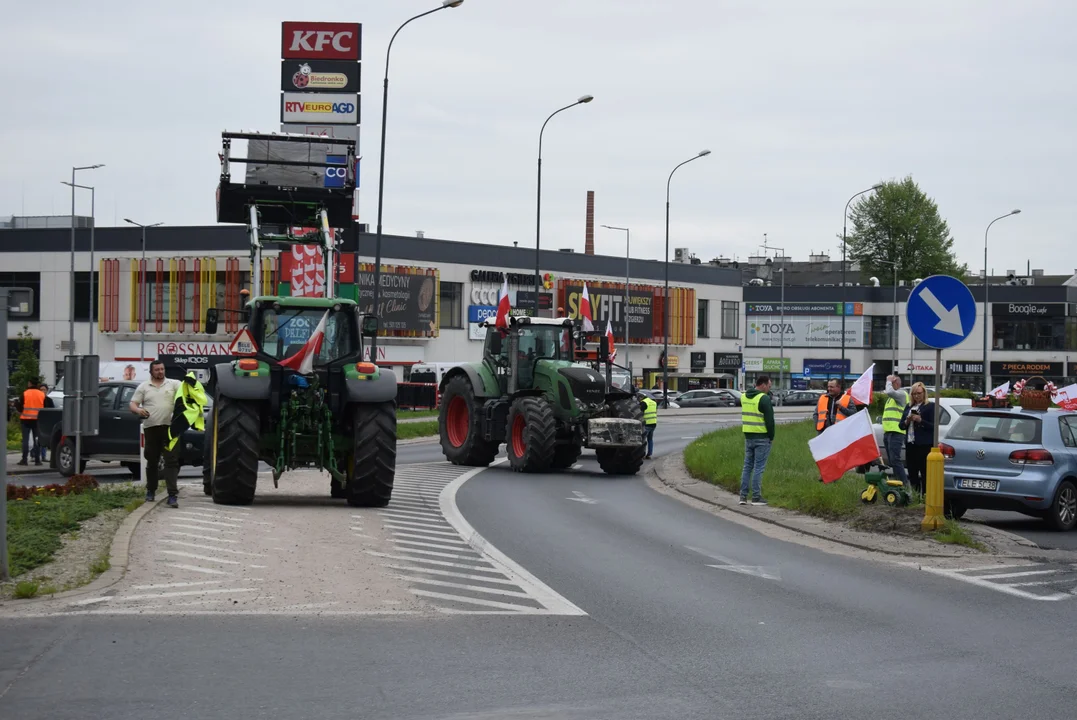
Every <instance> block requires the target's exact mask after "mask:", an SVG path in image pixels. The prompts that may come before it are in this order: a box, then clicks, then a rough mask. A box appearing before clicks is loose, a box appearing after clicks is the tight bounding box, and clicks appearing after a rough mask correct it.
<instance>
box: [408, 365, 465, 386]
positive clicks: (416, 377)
mask: <svg viewBox="0 0 1077 720" xmlns="http://www.w3.org/2000/svg"><path fill="white" fill-rule="evenodd" d="M464 364H465V363H461V362H432V363H415V364H414V365H412V366H411V373H410V374H409V375H408V382H413V383H433V384H435V385H441V379H442V378H443V377H445V373H447V372H448V371H449V370H451V369H452V368H454V367H459V366H461V365H464Z"/></svg>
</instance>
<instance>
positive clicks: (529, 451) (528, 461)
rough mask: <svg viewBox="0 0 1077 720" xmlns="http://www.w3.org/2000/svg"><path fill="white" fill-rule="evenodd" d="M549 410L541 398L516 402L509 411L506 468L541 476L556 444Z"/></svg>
mask: <svg viewBox="0 0 1077 720" xmlns="http://www.w3.org/2000/svg"><path fill="white" fill-rule="evenodd" d="M556 436H557V426H556V424H555V422H554V416H553V408H552V407H550V403H548V402H546V399H545V398H542V397H536V396H533V395H527V396H524V397H521V398H517V399H516V401H515V402H513V403H512V407H511V408H510V409H509V427H508V436H507V440H506V443H505V449H506V453H507V454H508V456H509V465H511V466H512V469H513V470H515V471H516V472H527V473H541V472H546V471H547V470H549V468H550V463H551V461H552V460H553V457H554V448H555V447H556V442H557V437H556Z"/></svg>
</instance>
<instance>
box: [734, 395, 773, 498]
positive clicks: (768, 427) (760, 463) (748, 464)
mask: <svg viewBox="0 0 1077 720" xmlns="http://www.w3.org/2000/svg"><path fill="white" fill-rule="evenodd" d="M740 407H741V410H740V422H741V429H742V430H743V431H744V469H743V470H742V471H741V474H740V504H741V505H747V504H748V491H749V490H751V493H752V496H751V502H752V505H766V504H767V501H766V500H764V499H763V492H762V487H761V486H762V484H763V471H764V470H765V469H766V467H767V458H768V457H770V446H771V443H772V442H773V441H774V404H773V403H771V401H770V378H769V377H767V376H766V375H760V376H759V377H758V378H756V381H755V389H754V390H749V391H747V392H746V393H744V394H743V395H741V396H740Z"/></svg>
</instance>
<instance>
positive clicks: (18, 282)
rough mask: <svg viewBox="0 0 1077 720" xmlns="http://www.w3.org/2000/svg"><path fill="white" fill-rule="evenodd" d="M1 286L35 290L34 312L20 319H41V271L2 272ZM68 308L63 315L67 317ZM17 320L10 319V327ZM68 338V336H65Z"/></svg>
mask: <svg viewBox="0 0 1077 720" xmlns="http://www.w3.org/2000/svg"><path fill="white" fill-rule="evenodd" d="M0 287H27V288H30V289H31V290H33V291H34V309H33V313H32V314H30V315H29V316H27V317H25V318H18V321H31V320H40V319H41V302H42V300H43V298H42V297H41V273H37V272H2V273H0ZM67 313H68V310H67V308H64V311H63V313H62V314H61V315H62V317H67ZM14 322H15V320H12V321H9V322H8V325H9V327H10V326H11V325H13V324H14ZM65 338H66V336H65Z"/></svg>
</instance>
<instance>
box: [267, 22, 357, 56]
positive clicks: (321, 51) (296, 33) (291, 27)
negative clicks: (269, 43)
mask: <svg viewBox="0 0 1077 720" xmlns="http://www.w3.org/2000/svg"><path fill="white" fill-rule="evenodd" d="M362 37H363V34H362V25H360V24H359V23H331V22H285V23H282V24H281V47H280V56H281V58H283V59H285V60H359V59H360V58H361V57H362V54H363V53H362Z"/></svg>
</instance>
